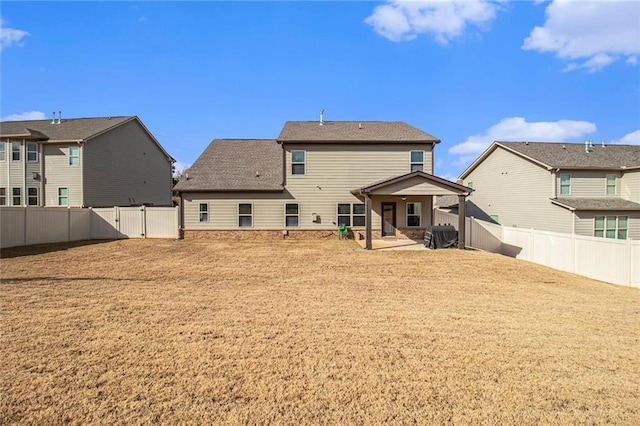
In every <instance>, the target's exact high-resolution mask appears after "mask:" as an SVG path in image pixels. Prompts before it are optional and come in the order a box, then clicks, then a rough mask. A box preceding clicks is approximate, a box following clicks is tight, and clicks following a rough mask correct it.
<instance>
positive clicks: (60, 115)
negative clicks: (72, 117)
mask: <svg viewBox="0 0 640 426" xmlns="http://www.w3.org/2000/svg"><path fill="white" fill-rule="evenodd" d="M61 122H62V111H58V124H60V123H61Z"/></svg>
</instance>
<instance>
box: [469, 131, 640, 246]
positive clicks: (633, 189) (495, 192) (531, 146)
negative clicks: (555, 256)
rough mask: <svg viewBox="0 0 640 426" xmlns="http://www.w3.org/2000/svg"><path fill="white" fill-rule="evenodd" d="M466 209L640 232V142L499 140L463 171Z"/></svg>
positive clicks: (539, 222) (588, 232) (542, 224)
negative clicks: (469, 192)
mask: <svg viewBox="0 0 640 426" xmlns="http://www.w3.org/2000/svg"><path fill="white" fill-rule="evenodd" d="M460 179H462V183H463V184H464V185H466V186H468V187H470V188H473V190H474V192H473V194H472V196H470V197H469V198H468V199H467V209H466V211H467V215H473V216H476V217H480V218H487V219H488V218H490V219H492V220H493V221H495V222H497V223H500V224H503V225H507V226H516V227H521V228H534V229H539V230H546V231H554V232H562V233H575V234H577V235H584V236H596V237H606V238H617V239H627V238H631V239H640V146H637V145H635V146H634V145H604V144H601V145H593V144H590V143H588V142H587V143H585V144H572V143H544V142H494V143H493V144H492V145H491V146H490V147H489V148H488V149H487V150H486V151H485V152H484V153H483V154H482V155H481V156H480V157H479V158H478V159H477V160H476V161H475V162H474V163H473V164H471V166H469V167H468V168H467V169H466V170H465V171H464V172H463V173H462V174H461V175H460Z"/></svg>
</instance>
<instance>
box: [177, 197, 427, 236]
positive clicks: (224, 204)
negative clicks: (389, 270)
mask: <svg viewBox="0 0 640 426" xmlns="http://www.w3.org/2000/svg"><path fill="white" fill-rule="evenodd" d="M183 200H184V226H185V229H189V230H206V229H210V230H213V229H218V230H219V229H239V226H238V204H240V203H252V204H253V229H285V228H286V227H285V205H286V204H287V203H297V204H298V206H299V210H298V212H299V226H298V227H296V228H295V229H300V230H314V229H315V230H320V229H335V228H336V227H337V224H336V223H337V222H336V221H337V216H338V214H337V209H338V204H339V203H340V204H362V203H364V201H361V200H358V199H357V198H355V197H353V199H350V200H344V201H338V202H332V201H329V202H328V203H327V205H326V206H323V208H322V209H319V208H317V207H316V208H312V207H309V206H308V205H307V204H309V203H307V204H305V203H304V202H302V201H300V200H294V199H292V198H291V197H290V195H288V194H287V193H286V192H284V193H277V194H272V193H242V194H241V193H210V194H208V193H202V194H200V193H189V194H185V195H184V198H183ZM382 202H395V203H396V221H397V222H396V226H397V227H398V228H404V227H406V212H407V207H406V203H408V202H421V203H422V210H421V227H422V228H424V227H427V226H429V225H431V197H407V200H406V201H402V200H401V199H399V198H398V197H396V196H382V197H376V198H375V200H374V202H373V204H372V209H373V211H372V223H373V229H374V230H376V229H378V230H379V229H380V227H381V220H380V215H379V214H378V213H377V212H380V211H381V203H382ZM201 203H206V204H207V205H208V213H209V220H208V221H207V222H200V221H199V213H200V212H199V207H200V204H201ZM318 211H322V212H323V213H318ZM314 214H320V223H314V222H313V215H314ZM352 228H354V227H352ZM242 229H246V228H242ZM355 229H362V230H364V227H355Z"/></svg>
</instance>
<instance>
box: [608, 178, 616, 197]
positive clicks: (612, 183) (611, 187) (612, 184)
mask: <svg viewBox="0 0 640 426" xmlns="http://www.w3.org/2000/svg"><path fill="white" fill-rule="evenodd" d="M607 195H616V175H614V174H610V175H607Z"/></svg>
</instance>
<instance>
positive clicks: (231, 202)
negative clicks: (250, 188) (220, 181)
mask: <svg viewBox="0 0 640 426" xmlns="http://www.w3.org/2000/svg"><path fill="white" fill-rule="evenodd" d="M294 202H296V201H295V200H292V199H291V198H288V197H287V195H286V194H284V193H275V194H272V193H215V194H206V193H203V194H199V193H191V194H185V195H184V225H185V228H186V229H192V230H199V229H239V228H240V227H239V226H238V204H240V203H251V204H253V208H252V214H253V226H252V228H253V229H284V228H285V226H284V209H285V204H286V203H294ZM200 203H207V204H208V206H209V220H208V222H200V220H199V206H200ZM298 203H299V204H300V202H299V201H298ZM300 207H301V208H302V209H304V206H300ZM301 213H302V212H301ZM300 216H301V218H302V214H301V215H300ZM242 229H247V228H242Z"/></svg>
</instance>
